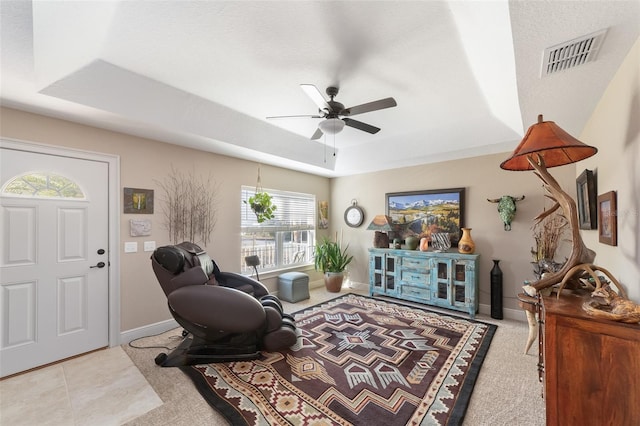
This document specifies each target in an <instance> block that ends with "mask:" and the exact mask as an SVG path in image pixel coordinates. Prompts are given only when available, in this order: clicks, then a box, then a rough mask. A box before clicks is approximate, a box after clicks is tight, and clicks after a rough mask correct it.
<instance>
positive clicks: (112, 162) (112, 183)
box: [0, 138, 120, 347]
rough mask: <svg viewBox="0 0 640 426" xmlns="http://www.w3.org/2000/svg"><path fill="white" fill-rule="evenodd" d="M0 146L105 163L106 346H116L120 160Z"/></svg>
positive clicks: (51, 148) (8, 142)
mask: <svg viewBox="0 0 640 426" xmlns="http://www.w3.org/2000/svg"><path fill="white" fill-rule="evenodd" d="M0 147H5V148H11V149H15V150H19V151H30V152H37V153H41V154H49V155H58V156H63V157H70V158H79V159H83V160H93V161H101V162H105V163H107V164H108V166H109V190H108V191H109V194H108V199H109V211H108V216H109V217H108V219H107V220H108V224H109V233H108V236H109V262H111V263H110V265H109V347H114V346H118V345H120V215H119V212H120V197H119V194H120V157H119V156H117V155H111V154H103V153H98V152H90V151H82V150H79V149H73V148H66V147H60V146H55V145H45V144H41V143H35V142H28V141H22V140H18V139H10V138H0Z"/></svg>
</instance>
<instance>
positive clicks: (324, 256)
mask: <svg viewBox="0 0 640 426" xmlns="http://www.w3.org/2000/svg"><path fill="white" fill-rule="evenodd" d="M348 248H349V245H347V246H346V247H345V248H344V249H343V248H342V247H341V246H340V243H338V242H337V241H335V242H334V241H331V240H330V239H328V238H326V237H325V238H323V239H322V241H320V242H319V243H318V244H316V254H315V268H316V271H318V270H320V271H322V272H323V273H324V285H325V286H326V288H327V291H330V292H332V293H337V292H339V291H340V289H341V288H342V281H343V280H344V270H345V269H346V267H347V265H349V263H351V261H352V260H353V256H350V255H349V254H348V253H347V249H348Z"/></svg>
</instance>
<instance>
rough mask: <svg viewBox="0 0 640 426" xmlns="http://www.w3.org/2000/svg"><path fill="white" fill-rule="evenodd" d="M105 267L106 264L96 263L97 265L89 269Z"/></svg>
mask: <svg viewBox="0 0 640 426" xmlns="http://www.w3.org/2000/svg"><path fill="white" fill-rule="evenodd" d="M105 266H106V263H104V262H98V263H97V264H95V265H93V266H90V267H89V268H104V267H105Z"/></svg>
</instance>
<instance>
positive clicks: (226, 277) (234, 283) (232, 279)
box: [216, 272, 269, 299]
mask: <svg viewBox="0 0 640 426" xmlns="http://www.w3.org/2000/svg"><path fill="white" fill-rule="evenodd" d="M216 280H217V281H218V284H219V285H221V286H224V287H231V288H239V287H242V286H246V285H250V286H251V287H253V295H254V297H256V298H258V299H259V298H261V297H262V296H266V295H267V294H269V290H267V287H265V286H264V284H262V283H261V282H260V281H257V280H254V279H253V278H251V277H247V276H246V275H241V274H237V273H235V272H220V274H218V275H217V276H216Z"/></svg>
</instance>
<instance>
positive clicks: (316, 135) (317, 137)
mask: <svg viewBox="0 0 640 426" xmlns="http://www.w3.org/2000/svg"><path fill="white" fill-rule="evenodd" d="M323 134H324V133H322V130H320V127H318V128H317V129H316V132H315V133H314V134H313V136H311V140H312V141H315V140H316V139H320V138H321V137H322V135H323Z"/></svg>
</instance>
